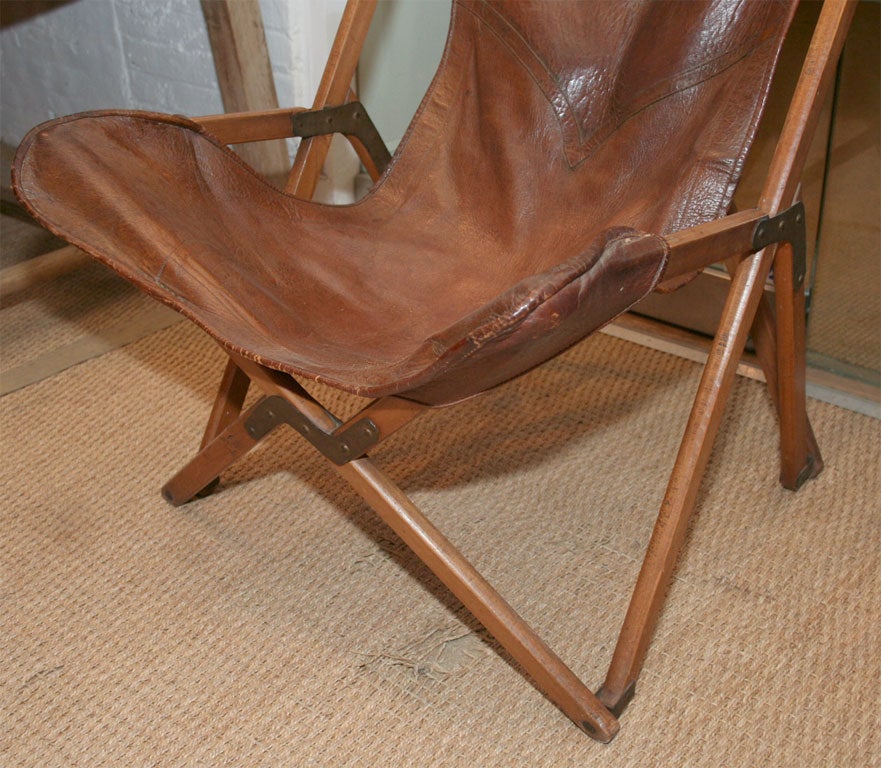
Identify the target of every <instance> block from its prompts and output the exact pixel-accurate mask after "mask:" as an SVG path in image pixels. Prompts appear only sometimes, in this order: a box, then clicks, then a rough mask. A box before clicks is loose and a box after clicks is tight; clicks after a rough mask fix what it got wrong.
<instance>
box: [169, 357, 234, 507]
mask: <svg viewBox="0 0 881 768" xmlns="http://www.w3.org/2000/svg"><path fill="white" fill-rule="evenodd" d="M250 384H251V379H250V378H248V375H247V374H246V373H245V372H244V371H243V370H242V369H241V368H239V366H238V365H236V363H235V362H234V361H233V360H232V359H228V360H227V361H226V368H224V370H223V377H222V378H221V379H220V386H219V387H218V389H217V395H216V396H215V398H214V405H213V406H212V407H211V413H210V414H209V416H208V423H207V424H206V425H205V432H204V434H203V435H202V442H201V443H200V444H199V450H200V451H201V450H202V449H203V448H205V446H207V445H208V444H209V443H210V442H211V441H212V440H214V438H215V437H217V435H218V434H220V433H221V432H222V431H223V430H224V429H225V428H226V427H227V426H228V425H229V424H231V423H232V422H233V421H235V420H236V419H237V418H238V416H239V414H240V413H241V411H242V405H243V404H244V402H245V396H246V395H247V394H248V388H249V387H250ZM187 466H188V467H189V464H188V465H187ZM218 472H219V470H218ZM184 473H185V470H181V471H180V472H179V473H178V474H177V475H175V477H174V479H173V480H170V481H169V482H168V483H166V485H165V486H164V487H163V489H162V495H163V496H165V498H166V499H167V500H168V501H171V503H173V504H183V503H184V502H186V501H189V500H190V498H192V496H187V497H186V498H185V499H181V500H179V501H172V498H171V497H169V496H168V495H167V494H166V490H168V492H169V493H173V494H175V496H174V498H178V496H177V495H176V492H175V490H174V489H175V488H176V486H177V483H176V481H177V480H178V479H179V478H180V476H181V475H182V474H184ZM219 482H220V478H219V477H218V476H217V475H215V476H214V477H213V478H211V479H210V480H209V481H208V482H207V483H205V484H204V485H202V486H200V487H199V488H197V489H196V491H194V493H193V495H196V496H207V495H208V494H210V493H211V492H212V491H213V490H214V489H215V488H216V487H217V484H218V483H219Z"/></svg>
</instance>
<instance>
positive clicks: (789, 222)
mask: <svg viewBox="0 0 881 768" xmlns="http://www.w3.org/2000/svg"><path fill="white" fill-rule="evenodd" d="M774 243H789V244H790V245H792V268H793V271H794V275H793V277H794V283H795V286H796V287H797V288H798V287H801V285H802V284H803V283H804V281H805V274H806V273H807V233H806V228H805V206H804V203H801V202H798V203H796V204H795V205H793V206H792V207H791V208H787V209H786V210H785V211H782V212H781V213H778V214H777V215H776V216H773V217H769V216H765V218H763V219H760V220H759V221H758V223H757V224H756V228H755V230H754V231H753V250H755V251H760V250H762V249H763V248H766V247H767V246H769V245H772V244H774Z"/></svg>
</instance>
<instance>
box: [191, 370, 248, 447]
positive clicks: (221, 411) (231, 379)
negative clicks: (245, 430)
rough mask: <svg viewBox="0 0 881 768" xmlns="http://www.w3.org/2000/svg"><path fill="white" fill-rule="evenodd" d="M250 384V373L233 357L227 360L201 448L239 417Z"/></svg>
mask: <svg viewBox="0 0 881 768" xmlns="http://www.w3.org/2000/svg"><path fill="white" fill-rule="evenodd" d="M250 384H251V379H250V378H248V375H247V374H246V373H245V372H244V371H243V370H242V369H241V368H239V366H238V365H236V364H235V362H234V361H233V360H232V359H229V360H227V361H226V368H225V369H224V371H223V377H222V378H221V380H220V387H218V389H217V396H216V397H215V398H214V405H213V406H212V408H211V414H210V415H209V416H208V424H206V425H205V434H204V435H202V443H201V445H200V446H199V449H200V450H201V449H202V448H204V447H205V446H206V445H208V443H210V442H211V441H212V440H213V439H214V438H215V437H217V435H218V434H219V433H220V432H221V431H222V430H223V429H224V428H225V427H226V426H227V425H228V424H231V423H232V422H233V421H234V420H235V419H237V418H238V416H239V414H240V413H241V411H242V405H243V404H244V402H245V396H246V395H247V394H248V387H249V386H250Z"/></svg>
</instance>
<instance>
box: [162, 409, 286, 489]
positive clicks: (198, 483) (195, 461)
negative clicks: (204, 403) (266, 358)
mask: <svg viewBox="0 0 881 768" xmlns="http://www.w3.org/2000/svg"><path fill="white" fill-rule="evenodd" d="M265 400H266V398H265V397H263V398H261V399H260V400H258V401H257V402H256V403H255V404H254V405H252V406H251V407H250V408H248V410H246V411H245V412H244V413H242V414H240V415H238V416H237V417H236V418H235V419H234V420H232V421H231V422H230V423H228V424H227V425H226V426H225V427H224V428H223V429H222V430H221V431H220V432H219V433H217V434H216V435H215V436H214V438H213V439H212V440H209V441H208V442H207V443H204V442H203V445H202V448H201V449H200V450H199V453H197V454H196V455H195V456H194V457H193V458H192V459H191V460H190V461H189V462H188V463H187V464H186V466H185V467H183V469H181V470H180V471H179V472H178V473H177V474H176V475H175V476H174V477H173V478H171V480H169V481H168V482H167V483H166V484H165V485H164V486H163V487H162V496H163V498H164V499H165V500H166V501H167V502H169V503H170V504H174V505H175V506H179V505H181V504H186V502H188V501H190V499H192V498H193V497H194V496H198V495H199V494H200V493H202V492H203V491H204V490H205V489H206V488H211V487H212V486H213V485H214V484H215V483H216V482H217V477H218V476H219V475H220V473H221V472H222V471H223V470H224V469H226V468H227V467H228V466H229V465H230V464H232V463H233V462H234V461H235V460H236V459H239V458H241V457H242V456H244V455H245V454H246V453H247V452H248V451H250V450H251V449H252V448H253V447H254V446H255V445H257V443H258V442H260V440H262V439H263V437H264V436H265V434H266V432H263V433H261V434H259V435H254V434H252V433H251V432H250V431H249V430H248V428H247V423H248V420H249V419H250V418H251V417H252V416H253V415H254V413H255V411H258V410H259V409H261V408H262V405H263V403H264V401H265ZM277 423H280V421H276V422H275V424H277ZM273 426H274V425H273ZM270 428H271V427H270Z"/></svg>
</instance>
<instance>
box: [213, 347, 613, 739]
mask: <svg viewBox="0 0 881 768" xmlns="http://www.w3.org/2000/svg"><path fill="white" fill-rule="evenodd" d="M238 362H239V363H240V365H241V366H242V367H243V368H244V369H245V370H246V371H247V373H248V375H249V376H251V377H252V378H253V380H254V381H255V382H256V383H258V384H259V385H260V387H261V389H263V391H264V392H266V393H267V394H268V395H278V396H280V397H282V398H284V399H285V400H287V401H288V402H289V403H290V404H291V405H293V406H294V407H295V408H297V409H300V410H301V411H303V412H304V413H307V415H308V416H309V418H310V420H312V421H313V423H314V424H315V425H316V426H317V427H318V428H320V429H323V430H326V431H332V430H333V429H335V428H336V427H337V426H338V422H335V421H334V420H333V417H332V416H331V415H330V414H329V413H328V412H327V411H326V410H324V409H323V408H322V407H320V405H319V404H318V403H316V402H314V401H307V400H305V399H304V398H303V397H302V395H301V394H299V393H298V392H296V391H294V390H292V389H291V388H290V385H289V383H288V382H287V381H286V379H285V377H284V376H281V375H279V374H278V373H276V372H275V371H270V370H268V369H266V368H262V367H260V366H258V365H256V364H255V363H252V362H250V361H248V360H239V361H238ZM304 409H308V411H307V410H304ZM418 410H422V409H421V408H420V409H418ZM393 411H394V409H393ZM417 412H418V411H417ZM372 415H375V416H376V417H377V418H379V420H380V422H381V423H382V424H385V422H386V419H384V418H381V412H380V411H374V412H372ZM409 418H412V414H410V415H409V416H408V420H409ZM242 420H244V417H243V418H242V419H240V421H242ZM393 421H394V422H395V424H396V423H397V419H393ZM237 425H238V422H236V424H234V425H230V427H229V431H232V430H234V429H236V428H237ZM392 426H394V424H393V425H392ZM226 434H227V433H226V432H225V433H223V434H222V435H220V436H218V438H217V440H216V441H215V442H217V443H223V442H224V440H225V438H224V435H226ZM241 439H242V440H243V438H241ZM243 445H244V442H242V443H239V446H240V447H242V446H243ZM218 450H220V449H218ZM334 466H335V469H336V470H337V471H338V472H339V473H340V475H341V476H342V477H343V478H344V479H345V480H346V481H347V482H348V483H349V484H350V485H351V486H352V487H353V488H354V489H355V491H356V492H357V493H359V494H360V495H361V497H362V498H363V499H364V500H365V501H366V502H367V503H368V504H369V505H370V506H371V507H372V508H373V509H374V511H375V512H376V513H377V514H378V515H379V517H380V518H381V519H382V520H384V521H385V523H386V524H387V525H388V526H389V527H390V528H391V529H392V530H393V531H395V533H397V534H398V536H400V537H401V539H402V540H403V541H404V542H405V543H406V544H407V545H408V546H409V547H410V548H411V549H412V550H413V552H414V553H415V554H416V555H417V557H419V558H420V559H421V560H422V561H423V562H424V563H425V564H426V565H427V566H428V567H429V568H430V569H431V570H432V571H433V572H434V573H435V575H437V577H438V578H439V579H440V580H441V581H442V582H443V583H444V584H445V585H446V586H447V587H448V588H449V589H450V591H451V592H452V593H453V594H454V595H455V596H456V597H457V598H459V600H461V601H462V603H463V604H464V605H465V607H466V608H468V610H470V611H471V612H472V613H473V614H474V616H475V618H476V619H477V620H478V621H479V622H480V623H481V624H483V626H485V627H486V628H487V630H489V632H490V633H492V635H493V636H494V637H495V638H496V639H497V640H498V641H499V643H501V644H502V646H503V647H504V648H505V649H506V650H507V651H508V653H510V654H511V656H513V657H514V659H515V660H516V661H517V662H518V663H519V664H520V665H521V666H522V667H523V669H524V670H525V671H526V672H527V673H528V674H529V675H530V676H531V677H532V678H533V680H534V681H535V682H536V684H537V685H538V687H539V688H540V689H541V690H542V691H544V692H545V694H546V695H547V696H548V697H549V698H550V699H551V700H552V701H553V702H554V703H555V704H556V705H557V706H558V707H559V708H560V709H561V710H562V711H563V712H564V713H565V714H566V715H567V716H568V717H570V718H571V719H572V720H573V722H575V724H576V725H578V727H579V728H581V729H582V730H584V731H585V732H586V733H587V734H588V735H590V736H591V737H593V738H595V739H597V740H599V741H603V742H608V741H611V740H612V739H613V738H614V736H615V734H616V733H617V732H618V727H619V726H618V720H617V718H616V717H615V716H614V715H613V714H612V713H611V712H609V710H608V709H607V708H606V707H604V706H603V705H602V704H601V703H600V701H599V700H598V699H597V697H596V696H595V695H594V694H593V693H592V692H591V690H590V689H589V688H587V686H585V685H584V683H582V682H581V681H580V680H579V679H578V677H576V675H575V674H574V673H573V672H572V670H570V669H569V668H568V667H567V666H566V665H565V664H564V663H563V662H562V661H561V660H560V658H559V657H558V656H556V655H555V654H554V652H553V651H551V650H550V648H548V646H547V645H546V644H545V643H544V642H543V641H542V639H541V638H540V637H539V636H538V635H537V634H536V633H535V632H534V631H533V630H532V628H531V627H529V625H528V624H527V623H526V622H525V621H523V619H522V618H520V616H518V615H517V613H516V612H515V611H514V610H513V609H512V608H511V606H509V605H508V604H507V603H506V602H505V600H504V599H503V598H502V597H501V596H500V595H499V594H498V592H496V591H495V589H493V587H492V586H491V585H490V584H489V583H488V582H487V581H486V579H484V578H483V576H481V575H480V573H478V571H477V570H476V569H475V568H474V566H473V565H471V563H469V562H468V560H466V559H465V558H464V557H463V556H462V555H461V554H460V553H459V552H458V551H457V550H456V548H455V547H454V546H453V545H452V544H451V543H450V542H449V541H448V540H447V539H446V538H445V537H444V536H443V534H441V533H440V531H438V530H437V529H436V528H435V527H434V526H433V525H432V524H431V522H430V521H429V520H428V519H427V518H426V517H425V516H424V515H423V514H422V513H421V512H420V511H419V509H418V508H417V507H416V506H415V505H414V504H413V502H411V501H410V500H409V499H408V498H407V496H406V495H405V494H404V493H403V491H401V490H400V488H398V487H397V486H396V485H395V484H394V483H392V482H391V480H389V479H388V478H387V477H386V476H385V475H384V474H383V473H382V472H381V471H380V470H379V469H378V468H377V467H376V466H375V465H374V464H373V462H372V461H371V460H370V459H369V458H366V457H365V458H361V459H356V460H355V461H350V462H349V463H347V464H343V465H342V466H337V465H334ZM206 474H210V473H206Z"/></svg>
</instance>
